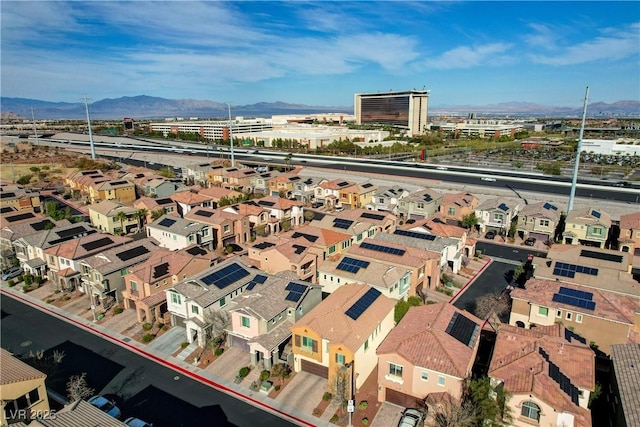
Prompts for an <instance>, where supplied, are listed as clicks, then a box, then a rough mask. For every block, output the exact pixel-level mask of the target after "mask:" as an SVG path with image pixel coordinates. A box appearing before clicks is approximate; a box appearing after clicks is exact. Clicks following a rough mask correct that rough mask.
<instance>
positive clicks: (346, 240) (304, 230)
mask: <svg viewBox="0 0 640 427" xmlns="http://www.w3.org/2000/svg"><path fill="white" fill-rule="evenodd" d="M280 237H281V238H283V239H287V240H289V241H291V242H292V243H294V244H297V245H300V246H313V247H315V248H317V249H319V250H320V251H321V252H322V257H319V259H318V261H319V262H320V263H322V261H324V259H325V258H326V257H328V256H331V255H334V254H339V253H343V252H344V251H346V250H347V249H348V248H349V247H350V246H351V239H352V237H351V235H350V234H348V233H341V232H338V231H334V230H327V229H324V228H318V227H312V226H310V225H303V226H301V227H298V228H296V229H295V230H290V231H287V232H284V233H280Z"/></svg>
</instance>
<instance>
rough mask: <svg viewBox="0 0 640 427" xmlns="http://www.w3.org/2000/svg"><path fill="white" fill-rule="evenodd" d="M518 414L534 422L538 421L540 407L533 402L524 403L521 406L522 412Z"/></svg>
mask: <svg viewBox="0 0 640 427" xmlns="http://www.w3.org/2000/svg"><path fill="white" fill-rule="evenodd" d="M520 414H521V415H522V416H523V417H527V418H530V419H532V420H535V421H540V407H539V406H538V405H536V404H535V403H533V402H524V403H523V404H522V410H521V411H520Z"/></svg>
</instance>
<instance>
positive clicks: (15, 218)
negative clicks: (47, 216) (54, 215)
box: [5, 212, 36, 222]
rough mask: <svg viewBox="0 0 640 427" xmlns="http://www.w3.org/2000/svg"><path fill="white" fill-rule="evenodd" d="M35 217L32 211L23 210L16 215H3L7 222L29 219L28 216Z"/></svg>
mask: <svg viewBox="0 0 640 427" xmlns="http://www.w3.org/2000/svg"><path fill="white" fill-rule="evenodd" d="M35 217H36V216H35V215H34V214H33V213H32V212H25V213H21V214H18V215H11V216H7V217H5V219H6V220H7V222H15V221H22V220H23V219H29V218H35Z"/></svg>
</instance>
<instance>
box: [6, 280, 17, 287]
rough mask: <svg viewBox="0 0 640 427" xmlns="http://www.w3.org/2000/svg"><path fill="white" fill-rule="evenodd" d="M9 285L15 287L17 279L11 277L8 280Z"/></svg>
mask: <svg viewBox="0 0 640 427" xmlns="http://www.w3.org/2000/svg"><path fill="white" fill-rule="evenodd" d="M7 285H9V287H10V288H12V287H14V286H15V285H16V281H15V280H13V279H11V280H9V281H8V282H7Z"/></svg>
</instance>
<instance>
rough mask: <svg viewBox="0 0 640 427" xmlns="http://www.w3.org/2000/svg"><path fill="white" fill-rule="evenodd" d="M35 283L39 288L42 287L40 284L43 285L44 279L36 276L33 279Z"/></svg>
mask: <svg viewBox="0 0 640 427" xmlns="http://www.w3.org/2000/svg"><path fill="white" fill-rule="evenodd" d="M33 283H35V284H36V285H37V286H38V287H40V283H42V277H40V276H36V277H34V278H33Z"/></svg>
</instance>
